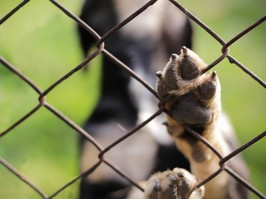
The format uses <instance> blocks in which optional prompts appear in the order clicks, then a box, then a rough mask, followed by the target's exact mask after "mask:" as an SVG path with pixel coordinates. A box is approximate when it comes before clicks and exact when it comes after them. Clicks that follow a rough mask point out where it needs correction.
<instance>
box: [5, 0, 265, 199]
mask: <svg viewBox="0 0 266 199" xmlns="http://www.w3.org/2000/svg"><path fill="white" fill-rule="evenodd" d="M19 2H20V1H18V0H12V1H9V0H1V2H0V18H2V17H3V16H4V15H5V14H7V13H8V12H9V11H10V10H11V9H12V8H13V7H14V6H15V5H17V4H18V3H19ZM59 2H60V3H62V4H63V5H64V6H65V7H66V8H67V9H69V10H71V11H72V12H73V13H75V14H79V12H80V8H81V4H82V1H81V0H78V1H77V0H76V1H71V0H61V1H59ZM180 2H181V3H182V4H183V5H185V6H186V8H187V9H188V10H190V11H192V12H193V13H194V14H196V16H197V17H198V18H200V19H201V20H202V21H203V22H205V23H206V24H208V26H209V27H210V28H212V29H213V30H214V31H215V32H216V33H218V35H220V36H221V37H222V38H223V39H224V40H225V41H228V40H229V39H231V38H232V37H234V36H235V35H236V34H238V33H239V32H240V31H242V30H243V29H244V28H246V27H247V26H249V25H250V24H251V23H253V22H254V21H256V20H258V19H259V18H261V17H262V16H264V15H265V14H266V12H265V7H266V2H265V0H255V1H251V0H249V1H248V0H235V1H230V0H224V1H218V0H215V1H211V0H205V1H191V0H189V1H185V0H182V1H180ZM75 26H76V25H75V23H74V22H73V21H72V20H71V19H70V18H68V17H67V16H66V15H65V14H64V13H62V12H61V11H60V10H59V9H57V8H56V7H55V6H53V4H51V3H50V2H49V1H47V0H35V1H30V2H29V3H28V4H27V5H25V6H24V7H23V8H22V9H21V10H19V11H18V12H17V13H16V14H15V15H13V16H12V17H11V18H10V19H9V20H7V21H6V22H5V23H4V24H2V25H1V26H0V56H2V57H4V58H5V59H6V60H8V61H9V62H10V63H11V64H13V65H15V66H16V68H17V69H18V70H19V71H21V72H23V74H26V75H27V76H28V77H29V78H30V79H31V80H33V81H34V82H35V83H36V84H37V85H38V86H39V87H40V88H41V89H43V90H45V89H47V88H48V87H49V86H50V85H51V84H52V83H53V82H55V81H56V80H57V79H59V78H60V77H62V76H63V75H64V74H66V73H67V72H68V71H70V70H71V69H72V68H74V67H75V66H77V65H78V64H79V63H80V62H81V61H82V60H83V57H82V52H81V49H80V46H79V43H78V38H77V35H76V29H75ZM265 34H266V23H264V24H262V25H261V26H259V27H257V28H256V29H255V30H253V31H252V32H250V33H248V34H247V35H245V36H244V37H243V38H241V39H240V40H238V41H237V42H236V43H235V44H234V45H233V46H232V47H230V54H231V55H232V56H234V57H235V58H236V59H238V60H239V61H240V62H241V63H243V64H244V65H245V66H247V67H248V68H249V69H250V70H251V71H253V72H254V73H256V74H257V75H258V76H259V77H260V78H262V79H264V80H266V69H265V61H266V58H265V52H266V48H265V46H266V41H265ZM220 48H221V47H220V45H219V44H218V42H216V41H215V40H214V39H212V38H211V37H210V36H209V35H208V34H207V33H206V32H205V31H203V30H202V29H201V28H199V27H198V26H195V35H194V50H195V51H196V52H197V53H198V54H199V55H200V56H201V57H202V58H203V59H204V60H205V61H206V62H207V63H211V62H212V61H214V60H215V59H216V58H217V57H218V56H219V55H220ZM97 63H99V59H96V60H94V61H93V63H92V64H90V68H89V70H88V71H86V72H78V73H76V74H75V75H73V76H71V77H70V78H69V80H67V81H65V82H64V83H63V84H60V85H59V86H58V87H56V89H54V90H53V91H52V92H51V93H49V95H48V96H47V101H48V102H49V103H50V104H52V105H53V106H54V107H56V108H57V109H58V110H59V111H61V112H62V113H64V114H65V115H66V116H67V117H69V118H70V119H72V120H73V121H75V122H76V123H77V124H82V123H83V122H84V121H85V120H86V118H87V116H88V115H89V112H90V111H91V108H92V107H93V105H94V104H95V102H96V100H97V96H98V92H97V85H98V84H97V81H98V77H99V75H98V74H99V67H97V66H98V65H99V64H97ZM214 70H216V71H217V73H218V75H219V77H220V80H221V84H222V102H223V106H224V109H225V111H226V112H227V113H228V115H229V116H230V118H231V120H232V123H233V125H234V127H235V129H236V132H237V135H238V137H239V140H240V143H241V144H244V143H246V142H247V141H248V140H250V139H251V138H253V137H254V136H256V135H258V134H259V133H261V132H263V131H264V130H265V129H266V121H265V119H266V92H265V89H264V88H263V87H261V86H260V85H259V84H258V83H256V82H255V81H254V80H253V79H251V78H250V77H249V76H248V75H246V74H245V73H243V72H242V71H241V70H240V69H239V68H238V67H236V66H235V65H232V64H229V62H228V61H227V60H224V61H222V62H221V63H220V64H219V65H217V66H216V67H215V68H214ZM37 104H38V95H37V94H36V93H35V92H34V91H33V90H32V89H31V88H30V87H29V86H27V85H26V84H25V83H24V82H23V81H22V80H20V79H19V78H18V77H16V76H15V75H13V74H12V73H10V72H9V71H8V70H7V69H6V68H5V67H4V66H3V65H1V64H0V110H1V117H0V132H2V131H4V130H5V129H6V128H8V127H9V126H10V125H12V124H13V123H14V122H15V121H17V120H18V119H20V118H21V117H22V116H24V115H25V114H26V113H28V112H29V111H30V110H31V109H32V108H33V107H34V106H36V105H37ZM264 144H266V142H265V139H262V140H261V141H259V142H258V143H256V144H255V145H253V146H252V147H250V148H248V149H247V150H246V151H244V152H243V156H244V158H245V159H246V161H247V163H248V166H249V168H250V174H251V183H252V184H253V185H254V186H255V187H256V188H258V189H259V190H260V191H262V192H263V193H264V194H266V186H265V185H266V174H265V170H264V169H265V168H266V167H265V166H266V160H265V157H266V150H265V146H264ZM0 156H1V157H3V158H4V159H5V160H7V161H8V162H9V163H11V164H12V165H14V166H15V167H16V168H17V169H18V170H19V171H20V172H21V173H22V174H23V175H25V176H27V177H28V178H29V179H30V180H31V181H32V182H34V183H35V184H36V185H37V186H39V187H40V188H41V189H42V190H43V191H44V192H46V193H47V194H48V195H50V194H52V193H54V192H55V191H56V190H57V189H59V188H60V187H62V186H63V185H64V184H65V183H67V182H69V181H70V180H72V179H73V178H74V177H76V176H77V175H78V172H79V168H78V146H77V134H76V133H75V132H74V131H73V130H71V129H70V128H69V127H68V126H67V125H66V124H64V123H63V122H62V121H60V120H59V119H58V118H57V117H56V116H54V115H53V114H52V113H50V112H49V111H48V110H46V109H45V108H41V109H40V110H39V111H37V112H36V113H35V114H34V115H33V116H32V117H30V118H29V119H28V120H26V121H25V122H23V123H22V124H21V125H19V126H18V127H16V128H15V129H14V130H13V131H12V132H10V133H9V134H7V135H6V136H4V137H2V138H1V139H0ZM77 194H78V182H77V183H75V184H74V185H72V186H70V187H68V188H67V189H66V190H65V191H63V192H62V193H61V194H59V195H58V196H56V197H55V198H63V199H68V198H76V197H77ZM0 198H5V199H14V198H19V199H33V198H40V197H39V196H38V195H37V194H36V193H35V192H34V191H32V190H31V189H30V188H28V186H27V185H25V184H24V183H22V182H21V181H20V180H19V179H17V178H16V177H15V176H14V175H13V174H11V173H10V172H8V171H7V170H6V169H5V168H4V167H3V166H0ZM252 198H256V197H255V196H253V197H252Z"/></svg>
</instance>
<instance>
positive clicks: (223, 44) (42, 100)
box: [0, 0, 266, 199]
mask: <svg viewBox="0 0 266 199" xmlns="http://www.w3.org/2000/svg"><path fill="white" fill-rule="evenodd" d="M29 3H31V2H30V1H29V0H24V1H21V2H19V3H18V4H17V5H16V6H15V7H12V9H11V10H9V12H8V13H7V14H6V15H5V16H3V17H2V18H1V19H0V25H1V26H2V25H3V24H5V23H7V21H9V20H11V19H12V17H13V16H15V15H16V14H17V13H18V12H20V10H21V9H24V7H25V6H26V5H27V4H29ZM49 3H50V4H51V5H53V7H54V8H56V9H58V11H61V12H63V13H64V14H65V17H67V18H69V19H71V20H72V21H73V22H74V23H75V24H79V25H81V26H82V27H83V28H84V29H85V30H86V31H87V32H88V33H89V34H91V35H92V36H93V37H94V38H95V39H96V40H97V47H96V48H95V50H94V51H92V52H91V53H90V55H88V57H87V58H86V59H84V61H82V62H81V63H79V64H78V65H77V66H76V67H74V68H73V69H72V70H70V71H69V72H67V73H65V75H63V76H62V77H61V78H59V79H58V80H56V81H55V82H53V83H52V84H51V85H50V86H49V87H48V88H47V89H45V90H43V89H41V88H40V87H39V86H38V85H37V83H35V81H33V80H31V79H30V78H29V77H28V76H27V75H25V74H24V73H23V72H21V71H20V70H18V69H17V66H15V65H13V64H12V63H10V62H9V61H8V59H9V58H7V57H4V56H2V55H1V57H0V63H1V64H2V65H1V67H5V68H6V69H8V70H9V71H10V73H11V74H12V76H17V77H18V78H20V79H21V80H22V81H23V85H27V87H29V88H31V89H32V90H33V91H34V92H35V94H36V95H37V98H38V104H37V105H36V106H35V107H34V108H32V109H31V110H28V113H27V114H25V115H23V116H22V117H21V118H20V119H18V120H17V121H16V122H14V123H13V124H12V125H10V126H9V127H8V128H6V129H5V130H3V131H2V132H0V140H3V139H4V137H6V136H9V134H12V132H13V131H14V129H15V128H17V127H18V126H20V125H22V123H25V122H26V121H27V120H29V119H30V118H31V117H33V115H34V114H36V113H37V112H40V110H41V109H42V108H45V109H47V110H48V111H49V112H51V113H52V114H53V115H54V116H56V117H57V118H59V119H60V120H61V121H62V122H64V123H65V124H66V125H67V126H68V127H69V128H71V129H72V130H73V131H74V132H75V133H77V134H81V135H82V136H84V137H86V139H88V140H89V141H90V142H91V143H92V144H93V145H94V146H95V147H96V148H97V149H98V151H99V159H98V161H97V162H96V163H95V165H94V166H93V167H91V168H89V169H88V170H87V171H86V172H84V173H82V174H80V175H78V176H76V177H75V178H73V179H71V180H70V181H69V182H68V183H65V184H64V185H63V186H61V187H60V188H58V189H57V190H55V191H54V193H52V194H48V193H46V192H45V191H43V190H42V187H41V186H39V185H38V184H37V183H35V182H34V180H32V179H30V178H29V177H28V176H27V175H24V174H23V173H22V172H20V171H19V169H17V168H16V166H14V165H13V164H12V163H10V162H8V161H7V160H5V159H4V158H1V159H0V164H1V165H2V166H3V167H4V168H5V169H6V170H8V171H9V172H10V173H12V174H14V175H15V176H16V177H17V178H18V179H19V180H20V181H21V182H23V183H25V185H27V186H28V187H30V189H32V191H34V192H35V193H36V194H38V195H39V198H45V199H47V198H55V197H56V196H60V194H62V193H63V192H64V191H65V190H66V189H67V188H68V187H70V186H72V185H73V184H75V183H76V182H78V181H79V180H80V179H81V178H82V177H85V176H87V175H90V174H91V173H93V172H94V170H95V169H97V168H98V167H99V166H100V165H101V164H106V165H108V166H109V167H110V168H112V169H113V170H114V171H115V172H117V173H118V174H119V175H121V176H123V177H124V178H125V179H126V180H128V181H130V182H131V183H132V185H134V186H136V187H138V188H139V189H140V190H142V191H143V189H142V188H141V187H140V186H139V185H138V183H137V182H134V181H133V180H132V179H131V178H130V176H128V175H127V174H126V173H124V172H123V171H122V170H121V169H120V168H118V167H117V166H116V165H115V164H114V163H112V161H111V160H109V159H107V158H106V157H105V154H106V153H107V152H108V151H109V150H111V149H112V148H113V147H116V145H117V144H119V143H120V142H123V140H125V139H130V136H132V135H133V134H134V133H136V132H137V131H138V130H139V129H140V128H142V127H143V126H145V125H146V124H147V123H148V122H150V121H151V120H153V119H154V118H155V117H157V116H158V115H160V114H162V111H161V110H159V109H158V111H157V112H156V113H154V114H153V115H151V116H150V117H149V118H148V119H147V120H145V121H143V122H142V123H141V124H139V125H138V126H136V127H135V128H134V129H133V130H131V131H129V132H127V133H126V135H125V136H123V137H121V138H120V139H118V140H116V141H115V142H114V143H112V144H111V145H110V146H108V147H106V148H104V147H102V145H101V143H99V142H98V141H97V140H95V139H94V138H93V137H92V136H90V134H88V133H87V132H85V131H84V130H83V129H82V127H81V126H79V125H78V124H77V123H75V122H73V121H72V120H71V119H69V118H68V117H67V116H66V115H64V114H63V113H61V112H60V111H59V110H58V109H57V108H56V107H54V106H53V105H52V104H50V103H49V102H48V101H47V100H46V97H47V96H48V95H49V94H50V93H51V92H52V91H54V90H55V89H56V88H57V87H59V86H60V85H62V84H65V83H66V82H68V81H69V82H71V81H72V79H71V78H70V77H72V76H73V75H74V74H76V73H81V70H82V69H83V68H84V67H85V66H86V65H87V64H88V63H90V62H92V61H93V60H94V59H95V58H96V57H98V56H99V55H101V54H105V55H106V56H108V57H109V58H110V59H112V60H113V61H114V62H115V63H116V64H117V67H120V68H121V70H124V71H126V72H127V73H128V74H129V75H130V76H132V77H133V78H135V79H136V80H137V81H139V82H140V83H141V84H142V85H143V86H144V87H145V88H147V90H149V91H150V92H151V93H153V94H154V97H155V98H158V97H157V94H156V91H155V90H154V89H153V88H152V87H151V86H150V85H148V84H147V83H146V82H145V80H143V79H141V78H140V77H139V76H138V75H137V74H136V73H135V72H134V71H132V70H131V69H130V68H129V67H128V66H127V65H125V64H124V63H122V62H121V61H120V60H118V59H117V58H116V57H115V56H113V55H112V53H111V52H108V51H107V50H106V49H105V47H104V42H105V40H106V39H107V38H109V37H110V36H111V35H112V34H113V33H114V32H116V31H118V30H119V29H121V28H122V27H123V26H125V25H126V24H127V23H130V22H131V20H133V19H134V18H135V17H137V16H138V15H140V14H141V13H142V12H145V11H146V9H149V7H151V6H153V5H154V4H156V3H157V0H151V1H148V2H147V3H146V4H145V5H143V6H142V7H140V8H139V10H136V12H134V13H133V14H131V15H129V16H128V18H126V19H125V20H124V21H122V22H121V23H119V24H118V25H116V26H115V27H113V28H112V29H111V30H110V31H108V32H107V33H106V34H105V35H103V36H100V35H98V34H97V32H95V31H94V30H93V29H92V28H91V27H89V26H88V25H87V24H85V23H84V22H83V21H82V20H80V19H79V17H77V16H76V15H75V14H73V13H72V12H71V11H70V10H68V9H67V8H66V6H64V5H63V4H61V3H59V2H58V1H55V0H50V1H49ZM169 3H171V4H173V6H175V7H176V9H179V10H181V11H182V12H183V13H184V14H185V15H187V16H188V17H189V18H190V20H191V21H193V22H194V26H197V28H200V29H201V30H203V31H204V32H205V34H208V35H209V36H211V37H212V39H214V41H217V42H218V43H219V45H220V49H221V53H220V55H219V56H218V57H217V58H216V59H215V60H214V61H213V62H212V63H210V64H209V65H208V67H207V68H206V70H205V72H207V71H208V70H210V69H212V68H213V67H216V66H217V65H218V64H219V63H220V62H221V61H223V60H225V59H228V61H229V62H230V63H231V64H232V67H237V68H239V69H241V71H242V73H245V75H246V78H252V79H253V81H254V82H256V84H257V86H258V87H262V88H263V89H265V88H266V83H265V82H264V81H263V80H262V79H261V78H260V77H259V75H260V74H255V73H254V72H252V71H251V70H249V69H248V68H247V67H246V66H245V65H244V64H242V63H241V62H240V61H239V60H237V59H236V58H235V57H233V56H232V55H231V54H230V53H229V48H230V47H232V46H233V45H235V44H236V43H237V42H238V41H239V39H241V38H242V37H244V36H245V35H247V34H249V33H250V32H252V31H254V30H255V29H256V28H258V27H259V26H262V25H265V23H264V22H265V20H266V16H261V18H259V19H258V20H256V21H254V22H253V23H251V24H250V26H248V27H246V28H245V29H243V30H242V31H240V32H239V33H238V34H236V35H235V36H234V37H232V38H230V39H229V40H228V41H225V40H224V39H222V38H221V37H220V36H219V35H218V34H216V32H215V31H213V30H212V29H211V28H209V27H208V26H207V25H206V24H204V23H203V22H202V21H201V20H200V19H199V18H198V17H197V16H195V15H194V14H192V13H191V12H190V11H189V10H187V9H186V8H185V7H184V6H183V5H181V4H180V3H179V2H178V1H175V0H169ZM0 6H1V3H0ZM139 17H141V16H139ZM0 31H1V29H0ZM18 31H19V30H18ZM50 45H52V43H51V44H50ZM0 47H1V46H0ZM250 55H251V56H254V55H252V52H250ZM256 59H260V57H257V58H256ZM262 59H263V58H262ZM162 67H163V66H162ZM264 92H265V91H264ZM55 93H56V92H55ZM11 106H12V105H11ZM2 117H4V116H3V115H2ZM189 132H190V133H191V134H192V135H194V136H195V137H196V138H197V139H199V140H200V141H201V142H203V143H204V144H206V145H207V146H208V147H209V148H210V149H211V150H212V151H213V152H214V153H215V154H216V155H217V157H219V159H220V169H219V170H217V171H216V172H215V173H214V174H213V175H211V176H209V178H207V179H205V180H203V181H202V182H201V183H200V184H199V185H198V187H200V186H202V185H204V184H206V183H208V181H210V180H211V179H212V178H213V177H215V176H217V175H219V173H221V172H223V171H225V172H227V173H228V174H229V175H231V176H232V177H234V178H235V179H236V180H237V181H238V182H240V183H241V184H243V186H245V187H246V188H247V189H248V190H249V191H250V192H251V193H253V194H254V195H255V196H256V197H258V198H266V196H265V195H264V194H263V192H265V190H258V189H256V187H255V186H254V185H252V184H251V183H250V182H247V181H245V180H244V179H243V178H241V176H238V175H237V174H236V173H235V172H233V171H232V170H231V169H230V168H229V167H227V166H226V162H227V161H228V160H230V159H231V158H233V157H234V156H235V155H237V154H239V153H241V152H243V151H244V150H247V149H249V148H251V146H253V145H256V144H257V142H258V141H259V140H262V139H263V138H264V136H265V135H266V131H264V132H254V134H256V136H253V137H252V139H250V140H249V141H247V142H246V143H244V144H243V145H241V146H240V147H239V148H238V149H237V150H235V151H233V152H232V153H230V154H229V155H227V156H226V157H223V156H222V155H221V154H219V152H218V151H217V150H216V149H215V148H213V147H212V146H211V144H210V143H208V142H206V141H205V140H204V138H202V137H201V136H200V135H199V134H197V133H196V132H194V131H192V130H190V131H189ZM36 136H38V135H36ZM13 147H14V148H15V147H16V145H15V144H14V146H13ZM258 158H264V157H259V154H258ZM265 177H266V176H265ZM255 178H256V177H255ZM53 180H56V179H53ZM6 183H8V179H7V180H6ZM14 189H15V187H14ZM14 191H15V190H14ZM0 192H1V188H0ZM0 195H1V193H0Z"/></svg>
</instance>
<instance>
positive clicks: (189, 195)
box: [145, 168, 204, 199]
mask: <svg viewBox="0 0 266 199" xmlns="http://www.w3.org/2000/svg"><path fill="white" fill-rule="evenodd" d="M198 183H199V180H198V179H197V178H196V177H195V176H193V175H192V174H191V173H189V172H188V171H187V170H185V169H180V168H175V169H173V170H167V171H164V172H159V173H156V174H154V175H152V176H151V177H150V178H149V180H148V181H147V185H146V188H145V198H147V199H201V198H203V195H204V187H203V186H201V187H200V188H198V189H196V188H195V187H196V185H197V184H198Z"/></svg>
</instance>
